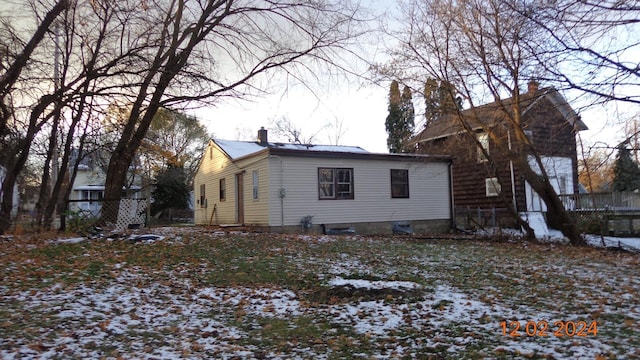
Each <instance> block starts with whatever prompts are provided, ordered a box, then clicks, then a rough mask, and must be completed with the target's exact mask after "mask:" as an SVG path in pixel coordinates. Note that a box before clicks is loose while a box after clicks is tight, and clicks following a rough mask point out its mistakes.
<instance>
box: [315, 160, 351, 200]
mask: <svg viewBox="0 0 640 360" xmlns="http://www.w3.org/2000/svg"><path fill="white" fill-rule="evenodd" d="M318 197H319V198H320V199H321V200H338V199H353V169H334V168H318Z"/></svg>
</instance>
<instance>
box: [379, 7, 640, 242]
mask: <svg viewBox="0 0 640 360" xmlns="http://www.w3.org/2000/svg"><path fill="white" fill-rule="evenodd" d="M638 10H639V9H638V6H637V4H636V2H630V1H627V2H625V1H616V2H612V1H611V2H607V1H605V2H591V1H571V0H567V1H554V2H548V1H516V2H514V1H509V0H462V1H459V0H455V1H454V0H427V1H417V0H416V1H414V0H410V1H404V2H402V3H401V15H400V19H399V20H400V21H399V23H402V24H404V26H400V27H399V28H398V29H397V31H394V32H393V33H391V34H390V35H391V36H394V37H395V39H396V40H397V44H398V45H397V46H396V47H394V48H392V49H390V51H389V55H390V57H391V60H390V61H389V62H387V63H385V64H382V65H378V66H377V67H376V70H377V72H378V74H382V75H385V76H388V78H389V79H401V81H402V82H403V83H407V84H412V85H413V86H412V87H413V88H418V89H419V88H422V87H424V86H425V85H424V84H425V81H427V79H434V80H435V81H437V82H439V83H444V84H451V86H453V88H455V90H456V92H457V93H458V94H459V95H460V96H461V97H462V98H463V102H464V104H465V105H466V106H467V107H469V108H470V109H474V108H476V107H477V106H478V105H481V104H486V103H491V102H494V103H495V106H496V107H497V108H499V111H500V113H501V114H502V115H503V117H504V126H505V129H504V131H498V132H496V131H494V130H495V129H493V130H492V129H491V128H489V127H487V128H485V129H483V131H484V132H486V133H487V134H488V136H489V137H490V138H491V141H492V142H494V143H496V144H502V147H503V151H502V152H501V153H503V154H504V153H507V154H509V159H510V161H511V162H512V163H513V164H515V165H516V167H517V168H519V169H520V171H522V173H523V175H524V177H525V179H526V181H527V183H529V184H530V185H531V186H532V187H533V189H534V190H535V191H536V192H537V193H538V194H539V195H540V196H541V198H542V199H543V200H544V202H545V204H546V206H547V208H548V213H549V218H552V219H553V220H554V221H555V222H556V223H561V224H563V225H562V227H563V228H562V229H561V230H562V231H563V233H564V234H565V236H567V237H568V238H569V239H570V240H571V241H572V243H575V244H581V243H583V240H582V239H581V236H580V234H579V233H578V232H577V230H576V228H575V222H574V221H573V220H572V219H571V217H570V216H569V215H568V214H567V212H566V210H565V209H564V207H563V205H562V203H561V201H560V200H559V197H558V195H557V194H556V193H555V191H554V189H553V188H552V186H551V185H550V182H549V181H548V179H549V176H548V174H547V173H546V171H545V169H544V168H545V167H544V166H543V162H542V159H541V156H540V153H539V151H540V149H538V148H537V147H536V145H535V144H534V143H532V142H531V140H530V139H529V137H528V136H527V133H526V131H525V130H526V128H525V124H524V123H523V118H522V116H523V114H524V112H525V111H526V108H525V107H524V106H523V104H525V102H523V100H524V99H525V94H526V93H527V83H529V82H530V81H532V80H536V82H544V84H545V86H554V87H555V89H557V90H569V89H572V90H577V91H580V92H582V93H583V94H588V95H593V96H597V97H598V98H597V99H599V100H596V101H598V102H603V101H609V100H621V101H626V102H631V103H636V102H637V101H638V100H640V98H639V97H638V94H640V91H638V86H640V81H638V80H639V79H638V77H637V75H638V65H637V51H638V50H640V39H639V38H638V37H637V36H635V34H637V32H634V31H631V29H632V27H636V26H637V23H638V14H640V12H639V11H638ZM633 54H635V56H633ZM465 114H466V115H468V114H470V113H469V112H466V113H465ZM459 120H460V122H461V124H460V126H461V127H462V128H464V129H466V130H467V131H468V132H469V135H470V136H471V137H472V138H473V139H474V140H475V142H476V146H477V147H478V148H479V149H483V144H482V143H481V142H480V141H479V140H478V139H477V137H476V136H475V132H476V131H477V129H475V128H473V127H472V126H470V123H468V121H473V120H472V119H468V118H465V117H462V116H460V117H459ZM485 155H486V157H487V159H488V160H489V163H488V164H489V165H490V164H491V163H492V160H491V159H492V155H493V154H489V153H486V154H485ZM530 155H534V156H535V159H536V161H535V165H533V166H532V164H531V163H530V162H529V160H528V156H530ZM490 168H491V166H489V167H488V169H489V170H490ZM505 200H508V199H505ZM506 202H507V206H508V207H510V208H511V209H512V210H513V209H514V207H513V206H511V205H510V204H509V201H506ZM513 214H514V216H515V217H518V215H517V213H515V211H513ZM523 225H524V224H523Z"/></svg>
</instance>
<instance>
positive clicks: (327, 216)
mask: <svg viewBox="0 0 640 360" xmlns="http://www.w3.org/2000/svg"><path fill="white" fill-rule="evenodd" d="M269 161H270V165H269V168H270V169H271V175H272V176H271V177H270V185H269V188H270V196H269V199H270V206H269V208H270V209H271V212H270V217H269V224H270V225H271V226H280V225H285V226H290V225H299V224H300V220H301V219H302V217H303V216H306V215H311V216H313V223H314V224H316V225H317V224H323V223H326V224H331V223H359V222H376V221H409V220H432V219H450V217H451V215H450V211H451V210H450V209H451V207H450V191H449V187H450V179H449V164H448V163H446V162H420V161H392V160H366V159H359V160H353V159H344V158H342V159H328V158H327V159H324V158H314V159H309V158H304V157H289V156H286V157H285V156H272V157H270V160H269ZM321 167H328V168H353V178H354V184H353V187H354V199H353V200H320V199H319V196H318V168H321ZM391 169H407V170H408V171H409V193H410V194H409V198H403V199H393V198H391V176H390V170H391ZM281 189H284V192H285V197H284V198H282V199H281V198H280V193H281Z"/></svg>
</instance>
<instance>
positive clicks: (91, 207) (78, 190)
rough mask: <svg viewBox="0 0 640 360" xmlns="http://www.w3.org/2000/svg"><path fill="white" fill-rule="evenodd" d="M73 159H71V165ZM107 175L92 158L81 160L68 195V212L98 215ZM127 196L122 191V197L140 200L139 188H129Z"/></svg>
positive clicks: (96, 160)
mask: <svg viewBox="0 0 640 360" xmlns="http://www.w3.org/2000/svg"><path fill="white" fill-rule="evenodd" d="M74 162H75V159H72V163H74ZM106 178H107V173H106V171H105V170H104V169H103V167H102V166H101V164H100V161H99V160H98V159H96V158H95V157H93V156H87V157H85V158H83V159H82V160H81V162H80V164H79V165H78V170H77V172H76V176H75V179H74V181H73V184H72V187H71V194H70V195H69V211H72V212H82V213H83V215H84V216H94V217H97V216H99V215H100V211H101V210H102V198H103V197H104V184H105V181H106ZM131 190H132V191H130V193H129V194H126V193H125V192H124V190H123V197H127V198H133V199H138V198H140V197H141V196H140V195H141V194H140V186H137V185H134V186H132V187H131Z"/></svg>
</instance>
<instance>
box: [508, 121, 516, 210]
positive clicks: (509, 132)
mask: <svg viewBox="0 0 640 360" xmlns="http://www.w3.org/2000/svg"><path fill="white" fill-rule="evenodd" d="M507 141H508V142H509V153H511V131H509V130H507ZM509 171H510V172H511V201H512V202H513V210H514V211H515V212H518V204H517V203H516V184H515V175H514V171H513V160H511V159H509Z"/></svg>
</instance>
